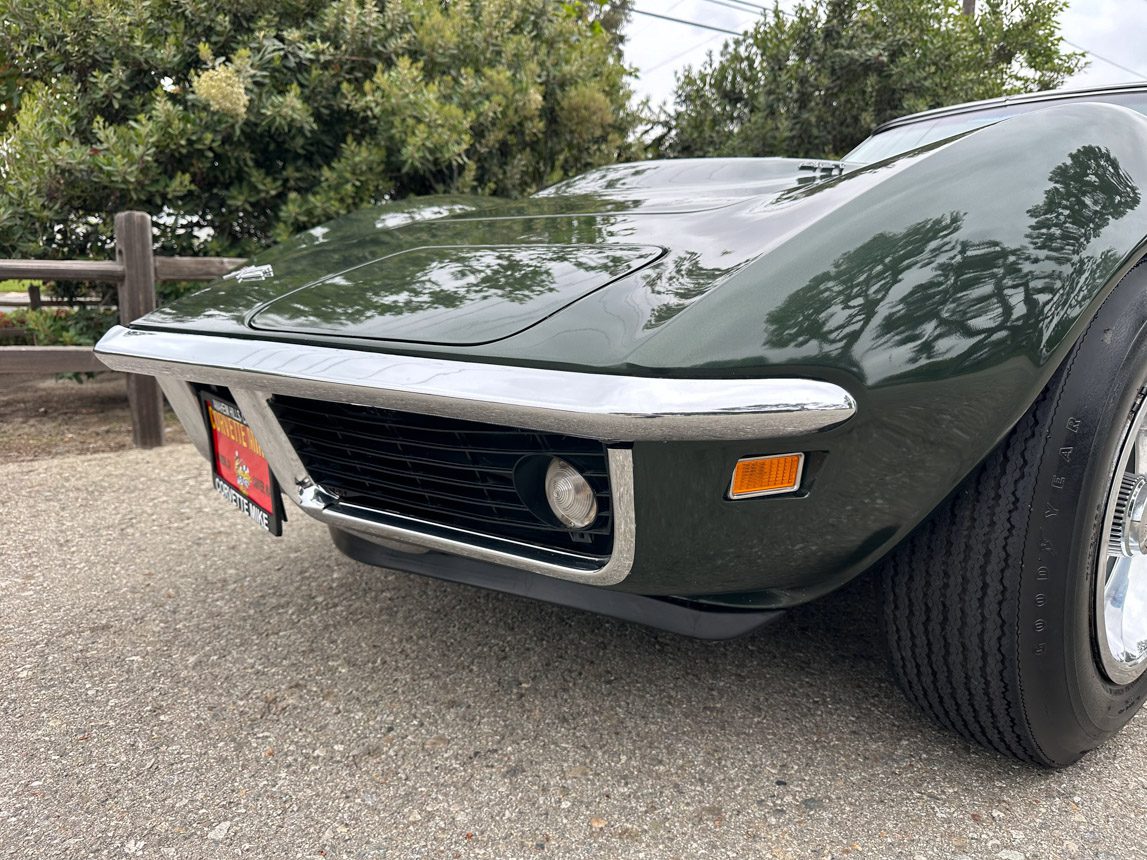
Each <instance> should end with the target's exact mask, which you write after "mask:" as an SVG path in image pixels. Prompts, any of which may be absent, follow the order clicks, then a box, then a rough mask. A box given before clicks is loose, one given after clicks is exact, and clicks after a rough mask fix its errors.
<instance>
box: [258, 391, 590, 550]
mask: <svg viewBox="0 0 1147 860" xmlns="http://www.w3.org/2000/svg"><path fill="white" fill-rule="evenodd" d="M271 407H272V409H273V410H274V412H275V415H276V416H277V417H278V419H279V422H280V424H281V425H282V427H283V430H284V432H285V433H286V434H287V436H288V437H289V438H290V440H291V443H292V444H293V445H294V447H295V450H296V452H298V455H299V458H300V459H301V460H302V461H303V465H304V466H306V468H307V472H308V473H309V474H310V476H311V478H313V479H314V481H315V483H317V484H318V485H319V486H321V487H323V488H324V489H325V490H327V491H329V492H331V493H333V494H335V495H336V496H338V498H339V500H340V501H341V502H346V503H349V504H353V505H359V506H361V507H365V508H369V509H372V510H376V511H383V512H388V513H395V514H402V515H405V516H410V517H417V518H419V519H421V520H425V521H428V522H432V523H437V524H440V525H447V526H456V527H459V528H464V529H468V530H470V531H473V532H479V533H481V534H485V535H492V536H495V537H502V538H511V539H514V540H519V541H524V542H527V543H530V544H534V545H536V546H541V547H546V548H550V549H558V550H565V551H572V552H578V553H582V554H586V555H597V556H605V555H608V554H609V552H610V548H611V545H612V520H613V517H612V505H611V504H610V501H611V500H610V493H609V472H608V466H607V463H606V452H605V446H604V445H602V444H601V443H600V442H597V441H595V440H592V439H582V438H578V437H576V436H562V435H560V434H554V433H538V432H534V431H532V430H522V429H520V428H517V427H502V426H500V425H497V424H482V423H478V422H476V421H461V420H458V419H454V418H438V417H435V416H432V415H416V414H413V413H409V412H396V411H393V410H390V409H380V408H377V407H372V406H354V405H351V404H346V403H327V402H324V401H319V400H305V399H302V398H298V397H280V396H276V397H275V398H274V400H272V402H271ZM549 456H558V457H561V458H562V459H564V460H567V461H568V462H570V463H571V464H573V465H574V466H576V467H577V468H578V470H579V471H580V472H581V473H582V474H583V475H584V476H585V477H586V479H587V480H588V481H589V483H590V485H591V486H592V487H593V489H594V492H595V494H596V496H597V507H598V515H597V519H596V520H595V521H594V522H593V523H592V524H591V525H590V527H589V528H587V529H585V530H584V531H580V532H574V531H570V530H569V529H566V528H564V527H562V526H561V525H560V524H559V523H558V522H557V521H556V520H555V519H553V518H552V516H549V515H548V509H547V508H546V506H545V501H544V496H543V491H542V488H541V486H540V477H539V476H538V472H539V471H544V470H539V469H538V468H536V465H537V464H544V463H546V462H548V457H549ZM530 465H534V466H535V468H533V469H532V470H531V469H530V468H529V466H530ZM515 470H518V472H519V485H520V486H521V487H522V492H523V493H524V494H526V495H529V496H530V498H529V502H528V503H527V501H526V500H524V499H523V497H522V495H520V494H519V491H518V489H517V488H516V486H515ZM527 475H528V476H529V480H526V479H525V477H526V476H527Z"/></svg>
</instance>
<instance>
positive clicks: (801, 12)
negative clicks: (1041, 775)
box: [656, 0, 1082, 158]
mask: <svg viewBox="0 0 1147 860" xmlns="http://www.w3.org/2000/svg"><path fill="white" fill-rule="evenodd" d="M1065 5H1066V3H1065V0H985V2H983V3H981V4H980V9H979V11H978V13H977V14H976V15H975V16H974V17H973V16H969V15H964V14H962V13H961V8H962V6H961V3H960V0H812V2H809V3H806V4H804V5H801V6H797V7H796V8H795V9H794V10H793V12H792V13H783V12H782V11H781V10H780V9H779V8H777V7H775V8H774V9H772V10H771V11H767V12H765V13H763V14H762V16H761V18H760V20H758V21H757V23H756V25H755V26H754V27H753V28H752V29H751V30H749V31H748V32H746V33H745V34H743V35H742V36H739V37H737V38H735V39H732V40H731V41H729V42H727V43H726V44H725V46H724V47H723V48H722V50H721V53H720V55H719V56H713V55H712V54H710V55H709V57H708V58H707V59H706V60H705V62H704V63H702V64H701V65H700V67H698V68H695V69H694V68H690V69H686V70H685V72H684V73H683V74H681V75H679V76H678V79H677V88H676V92H675V95H674V105H673V108H672V110H671V111H670V112H669V115H668V117H667V118H666V120H665V123H664V132H663V134H662V135H661V137H660V139H659V140H658V141H657V142H656V145H657V146H658V148H659V149H660V150H661V152H662V153H663V154H665V155H671V156H699V155H755V156H762V155H787V156H810V157H822V158H836V157H839V156H841V155H843V154H844V153H846V152H847V151H848V150H850V149H851V148H852V147H854V146H855V145H856V144H857V143H859V142H860V141H861V140H863V139H864V138H865V137H866V136H867V135H868V133H869V132H870V131H871V130H872V128H873V126H875V125H877V124H879V123H881V122H884V121H886V120H889V119H892V118H893V117H896V116H901V115H903V114H907V113H913V112H915V111H920V110H926V109H928V108H933V107H940V106H942V105H948V104H955V103H959V102H963V101H974V100H977V99H984V98H992V97H994V96H1000V95H1004V94H1008V93H1017V92H1027V91H1033V90H1041V89H1053V88H1055V87H1057V86H1059V85H1060V84H1062V83H1063V81H1064V79H1065V78H1066V77H1067V76H1068V75H1070V74H1071V73H1073V72H1074V71H1076V70H1077V69H1079V68H1080V66H1081V65H1082V58H1081V57H1080V56H1079V55H1077V54H1070V53H1063V52H1061V50H1060V41H1059V28H1058V16H1059V14H1060V12H1062V11H1063V8H1064V6H1065Z"/></svg>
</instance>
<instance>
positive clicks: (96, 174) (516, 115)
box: [0, 0, 633, 256]
mask: <svg viewBox="0 0 1147 860" xmlns="http://www.w3.org/2000/svg"><path fill="white" fill-rule="evenodd" d="M627 8H628V3H627V0H621V2H617V0H567V2H554V0H439V2H426V0H277V2H268V0H229V2H223V0H0V84H4V83H6V82H11V81H13V80H16V81H18V82H19V86H18V87H16V88H8V89H4V87H2V86H0V89H4V92H5V94H6V95H5V108H6V110H4V111H3V112H2V114H3V115H0V255H2V256H45V255H53V256H103V255H106V253H107V252H108V249H109V246H110V243H111V216H112V214H113V213H114V212H116V211H117V210H123V209H133V208H134V209H142V210H145V211H148V212H151V213H153V214H157V213H158V214H159V215H160V217H158V218H157V229H158V232H159V240H160V243H161V245H162V246H163V248H164V249H165V250H166V251H169V252H176V253H188V252H203V253H247V252H250V251H252V250H254V249H255V248H257V247H259V246H262V245H265V244H267V243H269V242H271V241H273V240H275V239H277V238H281V237H283V236H285V235H286V234H289V233H291V232H294V231H296V230H298V229H300V228H302V227H307V226H310V225H312V224H314V223H317V222H319V221H323V220H325V219H328V218H330V217H333V216H335V215H338V214H341V213H343V212H346V211H348V210H350V209H353V208H355V207H358V206H362V205H366V204H370V203H376V202H379V201H383V200H387V199H394V198H399V197H403V196H406V195H410V194H417V193H424V192H453V191H467V192H470V191H473V192H479V193H497V194H503V195H517V194H523V193H527V192H530V191H532V190H534V189H536V188H538V187H539V186H541V185H544V184H547V183H550V182H552V181H555V180H557V179H560V178H562V177H564V176H568V175H570V174H574V173H577V172H580V171H582V170H584V169H586V168H589V167H592V166H595V165H598V164H601V163H606V162H610V161H615V160H617V159H618V158H619V157H622V156H623V155H624V154H625V153H626V152H627V147H628V146H629V145H630V144H629V143H628V140H629V136H630V135H629V132H630V129H631V128H632V124H633V116H632V115H631V113H630V111H629V108H628V103H629V91H628V89H627V85H626V80H625V69H624V67H623V65H622V62H621V56H620V45H621V39H620V35H619V28H620V25H621V23H622V22H623V20H624V17H625V13H626V10H627Z"/></svg>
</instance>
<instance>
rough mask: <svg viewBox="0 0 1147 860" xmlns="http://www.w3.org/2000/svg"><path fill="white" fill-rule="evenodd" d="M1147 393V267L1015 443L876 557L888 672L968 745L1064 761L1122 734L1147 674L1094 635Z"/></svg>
mask: <svg viewBox="0 0 1147 860" xmlns="http://www.w3.org/2000/svg"><path fill="white" fill-rule="evenodd" d="M1144 392H1147V264H1144V265H1140V266H1138V267H1137V268H1136V269H1134V270H1132V272H1131V273H1130V274H1129V275H1127V276H1126V277H1125V278H1124V279H1123V281H1122V282H1121V283H1120V284H1119V286H1118V287H1116V289H1115V290H1114V291H1113V292H1112V294H1111V295H1110V297H1109V298H1108V299H1107V301H1106V302H1105V303H1104V304H1103V306H1102V307H1101V308H1100V310H1099V313H1098V314H1097V315H1096V317H1095V319H1094V320H1093V321H1092V323H1091V325H1090V326H1089V328H1088V329H1087V331H1086V332H1085V333H1084V334H1083V336H1082V337H1081V338H1080V340H1079V342H1078V343H1077V344H1076V345H1075V347H1074V348H1073V349H1072V351H1071V353H1070V354H1069V355H1068V357H1067V358H1066V359H1065V361H1064V363H1063V365H1062V366H1061V367H1060V369H1059V370H1058V372H1057V373H1056V374H1055V375H1054V376H1053V377H1052V379H1051V381H1050V382H1049V383H1048V385H1047V387H1046V388H1045V389H1044V391H1043V392H1042V394H1041V395H1040V397H1039V399H1038V400H1037V401H1036V403H1035V404H1034V405H1033V406H1032V408H1031V409H1030V410H1029V411H1028V413H1027V414H1026V415H1025V416H1024V417H1023V418H1022V419H1021V420H1020V422H1019V423H1018V424H1017V425H1016V427H1015V428H1014V429H1013V430H1012V432H1011V433H1010V434H1009V435H1008V437H1007V438H1006V439H1005V440H1004V441H1003V442H1002V443H1001V444H1000V446H999V447H997V449H996V450H995V451H994V452H993V453H992V454H991V455H990V456H989V457H988V459H987V460H986V461H985V462H984V463H983V464H982V465H981V466H980V467H979V468H978V469H977V470H976V472H975V473H974V474H973V475H971V476H970V477H969V478H968V480H967V481H965V483H964V484H963V486H962V487H961V489H960V490H958V491H957V492H956V493H955V494H954V495H953V496H952V497H951V498H950V499H949V500H948V502H947V503H945V504H944V505H943V506H942V507H941V509H940V510H938V511H936V512H935V513H934V514H933V515H932V517H931V518H930V519H929V520H927V521H926V522H925V523H924V524H922V526H921V527H920V528H918V529H917V530H916V532H915V533H914V534H913V535H912V536H911V537H910V538H909V539H908V541H907V542H906V543H905V544H904V545H903V546H901V547H900V548H899V549H898V550H897V551H896V552H895V553H894V554H893V555H892V556H891V557H890V558H889V559H888V561H887V562H886V563H885V566H884V570H883V580H884V584H883V596H884V601H885V612H886V625H885V626H886V629H887V634H888V643H889V650H890V656H891V663H892V668H893V672H894V674H895V675H896V677H897V680H898V681H899V683H900V685H901V686H902V687H903V689H904V691H905V693H906V694H907V695H908V697H909V698H910V699H912V700H913V701H914V702H916V703H917V704H918V705H919V706H920V707H921V708H922V709H923V710H924V711H925V712H927V713H928V714H930V715H932V716H933V717H934V718H935V719H937V720H938V721H939V722H941V723H942V724H944V725H945V726H948V727H949V728H951V729H953V730H955V731H956V732H959V733H960V734H961V735H963V736H964V737H966V738H967V739H969V740H971V741H975V742H977V743H979V744H982V745H984V746H987V747H990V748H992V749H995V750H998V751H999V752H1001V753H1004V754H1006V755H1011V756H1014V757H1016V758H1019V759H1022V760H1025V761H1029V762H1033V763H1037V764H1041V765H1046V766H1050V767H1062V766H1065V765H1068V764H1071V763H1072V762H1074V761H1076V760H1077V759H1079V758H1080V757H1081V756H1082V755H1084V754H1085V753H1087V752H1088V751H1089V750H1091V749H1094V748H1095V747H1097V746H1098V745H1100V744H1101V743H1103V742H1104V741H1105V740H1107V739H1108V738H1110V737H1111V736H1112V735H1113V734H1115V733H1116V732H1117V731H1119V729H1120V728H1122V727H1123V725H1124V724H1126V723H1127V721H1128V720H1130V719H1131V717H1132V716H1134V714H1135V713H1136V711H1138V709H1139V708H1140V707H1141V706H1142V704H1143V702H1144V699H1145V697H1147V675H1142V676H1140V677H1138V678H1137V679H1135V680H1134V681H1132V682H1131V683H1126V684H1116V683H1112V682H1111V681H1110V680H1109V679H1108V677H1107V676H1106V675H1105V674H1104V672H1103V669H1102V664H1101V661H1100V658H1099V654H1098V651H1097V648H1098V645H1097V640H1096V633H1095V629H1096V628H1095V615H1096V609H1095V605H1096V600H1095V587H1096V578H1097V575H1098V574H1097V564H1098V559H1099V558H1100V553H1106V547H1105V546H1103V545H1102V540H1101V535H1102V532H1103V516H1104V511H1105V508H1106V505H1107V499H1108V494H1109V491H1110V487H1111V482H1112V480H1113V473H1114V471H1115V461H1116V459H1117V454H1118V451H1119V448H1120V446H1121V443H1122V438H1123V437H1122V435H1121V432H1120V428H1122V427H1124V426H1125V425H1126V419H1127V416H1128V415H1129V414H1131V412H1132V410H1134V409H1135V408H1136V405H1137V403H1138V402H1139V401H1140V400H1141V399H1142V396H1143V394H1144Z"/></svg>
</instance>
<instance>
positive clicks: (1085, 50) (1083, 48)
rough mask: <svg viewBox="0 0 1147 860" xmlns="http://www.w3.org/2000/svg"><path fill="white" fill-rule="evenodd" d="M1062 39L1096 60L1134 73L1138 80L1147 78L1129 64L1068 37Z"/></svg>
mask: <svg viewBox="0 0 1147 860" xmlns="http://www.w3.org/2000/svg"><path fill="white" fill-rule="evenodd" d="M1060 38H1061V39H1062V38H1063V37H1062V36H1061V37H1060ZM1063 41H1064V42H1066V43H1067V44H1068V45H1071V47H1073V48H1075V49H1076V50H1078V51H1083V53H1085V54H1090V55H1091V56H1093V57H1095V59H1097V60H1102V61H1103V62H1105V63H1108V64H1109V65H1112V66H1115V68H1117V69H1123V71H1125V72H1127V73H1128V74H1132V75H1135V77H1137V78H1139V79H1140V80H1147V75H1145V74H1143V73H1142V72H1139V71H1136V70H1135V69H1133V68H1131V67H1130V66H1125V65H1123V64H1122V63H1117V62H1115V60H1112V59H1111V58H1110V57H1105V56H1103V55H1102V54H1097V53H1095V51H1091V50H1088V49H1087V48H1085V47H1083V45H1077V44H1076V43H1075V42H1073V41H1071V40H1070V39H1063Z"/></svg>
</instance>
